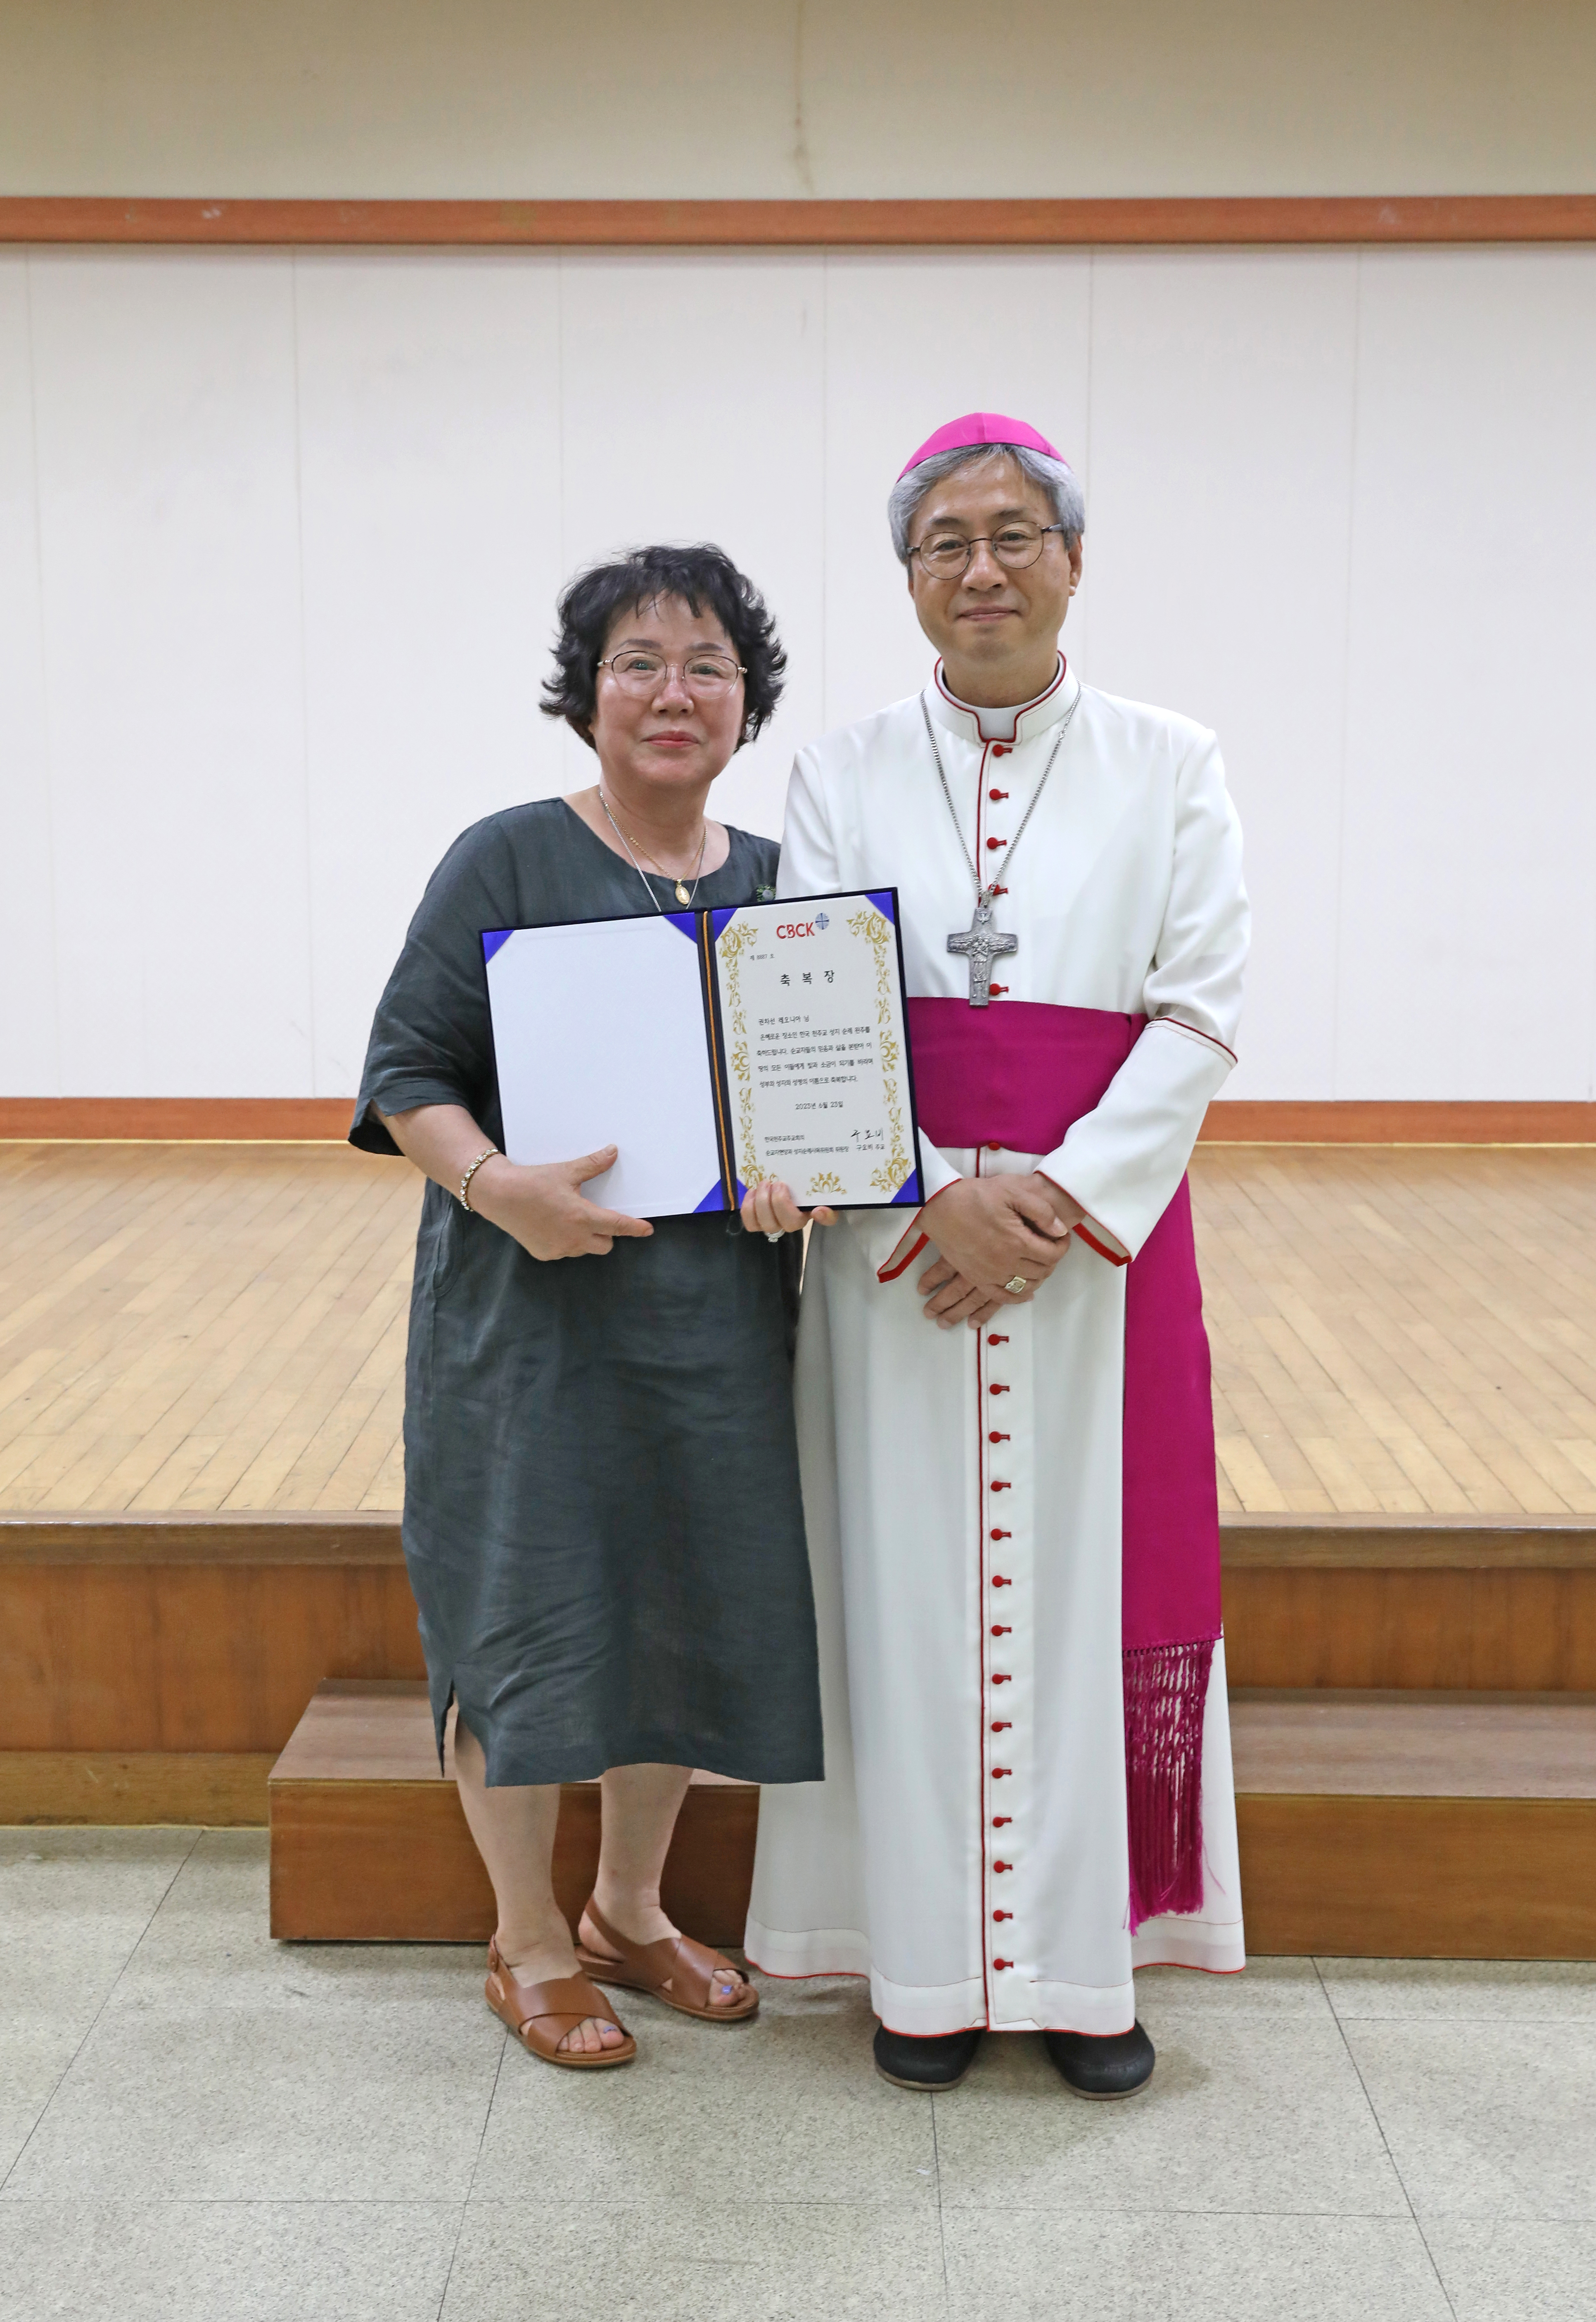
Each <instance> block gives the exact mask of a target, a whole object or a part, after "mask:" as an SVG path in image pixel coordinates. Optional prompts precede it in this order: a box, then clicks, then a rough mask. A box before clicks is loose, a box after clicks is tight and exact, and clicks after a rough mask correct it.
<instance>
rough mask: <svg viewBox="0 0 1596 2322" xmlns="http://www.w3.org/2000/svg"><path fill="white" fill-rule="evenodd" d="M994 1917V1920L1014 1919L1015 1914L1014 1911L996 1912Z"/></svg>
mask: <svg viewBox="0 0 1596 2322" xmlns="http://www.w3.org/2000/svg"><path fill="white" fill-rule="evenodd" d="M992 1916H993V1918H994V1919H1012V1918H1013V1916H1014V1913H1013V1912H1012V1911H994V1912H993V1914H992Z"/></svg>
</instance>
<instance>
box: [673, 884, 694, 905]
mask: <svg viewBox="0 0 1596 2322" xmlns="http://www.w3.org/2000/svg"><path fill="white" fill-rule="evenodd" d="M676 900H677V901H678V902H679V903H690V902H691V901H692V900H693V899H692V897H691V896H690V895H689V893H688V885H687V881H686V880H685V879H679V880H678V881H677V882H676Z"/></svg>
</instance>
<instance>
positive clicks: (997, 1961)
mask: <svg viewBox="0 0 1596 2322" xmlns="http://www.w3.org/2000/svg"><path fill="white" fill-rule="evenodd" d="M992 1965H993V1966H994V1967H1012V1966H1013V1965H1014V1961H1012V1960H1000V1959H995V1960H994V1961H992Z"/></svg>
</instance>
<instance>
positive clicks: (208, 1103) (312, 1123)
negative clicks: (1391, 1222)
mask: <svg viewBox="0 0 1596 2322" xmlns="http://www.w3.org/2000/svg"><path fill="white" fill-rule="evenodd" d="M353 1111H354V1099H353V1098H352V1097H347V1096H331V1097H320V1096H318V1097H296V1096H295V1097H248V1096H222V1097H190V1096H150V1097H143V1096H10V1097H0V1139H11V1140H13V1141H16V1142H26V1141H31V1140H32V1139H39V1140H41V1141H44V1142H48V1141H50V1140H53V1139H64V1140H73V1139H80V1140H82V1141H84V1142H98V1141H100V1140H102V1139H104V1140H105V1142H107V1143H110V1142H114V1140H116V1139H117V1138H125V1139H127V1140H129V1141H130V1142H134V1143H140V1142H145V1141H150V1142H155V1143H174V1144H183V1143H193V1144H203V1143H207V1142H218V1143H232V1142H237V1143H240V1144H251V1143H274V1144H275V1143H278V1142H279V1141H281V1142H285V1143H304V1142H316V1143H321V1142H325V1143H331V1144H338V1145H341V1144H342V1142H343V1140H344V1136H345V1133H346V1131H347V1130H348V1128H349V1124H350V1118H351V1114H352V1113H353ZM1202 1142H1203V1143H1204V1144H1205V1145H1596V1104H1554V1103H1547V1104H1473V1103H1461V1104H1446V1103H1418V1104H1394V1103H1393V1104H1386V1103H1363V1102H1359V1101H1356V1100H1345V1101H1342V1102H1326V1103H1307V1102H1303V1103H1298V1102H1281V1103H1263V1102H1259V1103H1252V1102H1231V1103H1227V1102H1225V1101H1224V1100H1223V1099H1221V1100H1220V1101H1219V1102H1218V1103H1217V1104H1213V1105H1210V1106H1209V1108H1208V1119H1207V1120H1206V1121H1205V1122H1204V1123H1203V1128H1202Z"/></svg>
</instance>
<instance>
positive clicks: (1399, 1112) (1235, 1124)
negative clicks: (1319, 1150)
mask: <svg viewBox="0 0 1596 2322" xmlns="http://www.w3.org/2000/svg"><path fill="white" fill-rule="evenodd" d="M1199 1141H1200V1142H1201V1143H1202V1144H1204V1145H1596V1104H1550V1103H1549V1104H1511V1103H1508V1104H1485V1103H1482V1104H1473V1103H1457V1104H1447V1103H1429V1102H1423V1103H1417V1104H1401V1103H1390V1104H1388V1103H1375V1102H1369V1103H1365V1102H1363V1101H1361V1100H1360V1099H1357V1098H1343V1099H1340V1100H1339V1101H1336V1102H1325V1103H1296V1102H1279V1103H1273V1104H1271V1103H1262V1102H1260V1103H1252V1102H1247V1101H1245V1100H1244V1099H1239V1098H1238V1099H1236V1100H1234V1101H1233V1102H1230V1103H1227V1102H1225V1100H1224V1099H1223V1098H1221V1099H1220V1100H1219V1102H1218V1103H1217V1104H1211V1105H1210V1106H1209V1107H1208V1119H1207V1120H1205V1121H1204V1122H1203V1125H1202V1129H1201V1133H1200V1139H1199Z"/></svg>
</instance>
